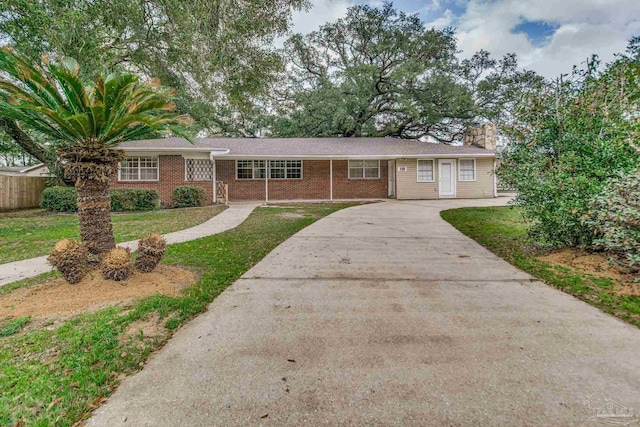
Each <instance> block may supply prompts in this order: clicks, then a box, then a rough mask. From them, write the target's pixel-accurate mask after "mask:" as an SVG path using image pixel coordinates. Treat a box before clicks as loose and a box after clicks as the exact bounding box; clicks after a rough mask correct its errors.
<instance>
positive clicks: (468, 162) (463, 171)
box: [458, 159, 476, 181]
mask: <svg viewBox="0 0 640 427" xmlns="http://www.w3.org/2000/svg"><path fill="white" fill-rule="evenodd" d="M458 168H459V173H458V175H459V176H460V181H475V180H476V159H460V160H458Z"/></svg>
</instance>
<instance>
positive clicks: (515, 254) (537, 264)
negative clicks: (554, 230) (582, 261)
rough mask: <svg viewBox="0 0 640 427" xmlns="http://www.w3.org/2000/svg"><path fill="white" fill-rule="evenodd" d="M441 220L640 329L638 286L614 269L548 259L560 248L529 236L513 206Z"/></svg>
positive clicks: (455, 212) (460, 212) (453, 213)
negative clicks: (629, 289)
mask: <svg viewBox="0 0 640 427" xmlns="http://www.w3.org/2000/svg"><path fill="white" fill-rule="evenodd" d="M442 218H444V219H445V220H446V221H448V222H449V223H451V224H452V225H453V226H454V227H456V228H457V229H458V230H460V231H461V232H462V233H464V234H466V235H467V236H469V237H471V238H472V239H474V240H476V241H477V242H478V243H480V244H482V245H483V246H485V247H487V248H488V249H489V250H491V251H492V252H493V253H495V254H496V255H498V256H500V257H502V258H504V259H505V260H507V261H509V262H510V263H511V264H513V265H515V266H516V267H518V268H520V269H522V270H524V271H526V272H528V273H529V274H531V275H533V276H535V277H537V278H539V279H541V280H543V281H544V282H546V283H548V284H550V285H553V286H555V287H557V288H558V289H561V290H563V291H565V292H567V293H569V294H571V295H574V296H575V297H577V298H580V299H581V300H583V301H586V302H588V303H589V304H592V305H594V306H596V307H598V308H600V309H601V310H603V311H606V312H608V313H611V314H613V315H614V316H617V317H619V318H621V319H623V320H626V321H627V322H629V323H632V324H634V325H636V326H638V327H640V296H638V293H637V286H640V285H633V286H634V287H635V288H636V289H635V290H636V292H634V293H631V294H630V293H629V291H628V283H622V282H623V281H622V280H620V275H618V274H615V273H614V272H613V271H611V272H610V271H608V270H607V269H601V271H598V270H594V269H591V268H590V267H589V266H587V265H585V266H584V268H582V267H581V266H580V265H570V264H566V263H565V264H563V263H562V262H559V263H551V262H548V260H550V259H555V258H554V255H557V254H559V252H557V251H553V252H552V253H550V251H549V250H548V249H546V248H544V247H542V246H540V245H538V244H537V243H536V242H532V241H531V240H530V239H528V238H527V224H526V223H525V222H524V220H523V219H522V216H521V215H520V212H519V211H518V209H517V208H513V207H489V208H462V209H452V210H448V211H444V212H442ZM565 251H573V249H571V248H569V249H565ZM561 252H562V251H560V253H561ZM624 285H627V287H626V288H625V287H624Z"/></svg>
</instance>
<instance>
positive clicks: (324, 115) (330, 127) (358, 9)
mask: <svg viewBox="0 0 640 427" xmlns="http://www.w3.org/2000/svg"><path fill="white" fill-rule="evenodd" d="M284 52H285V55H286V58H287V65H288V70H287V72H288V75H289V78H288V85H287V87H286V90H284V91H281V92H280V93H278V96H279V99H278V100H277V101H276V105H277V107H276V110H277V114H275V115H274V117H275V118H274V120H273V125H272V128H271V131H272V132H273V134H275V135H279V136H347V137H348V136H394V137H399V138H426V137H430V138H433V139H436V140H438V141H441V142H453V141H455V140H456V139H459V138H460V137H461V135H462V132H463V131H464V127H465V126H466V125H467V124H468V123H469V122H471V121H473V120H481V119H494V120H499V119H503V118H504V117H505V114H506V107H507V105H508V103H509V102H510V101H511V100H512V99H514V98H515V97H517V96H519V95H520V91H521V90H523V89H525V88H529V87H531V86H532V85H535V84H539V83H540V82H541V81H542V79H541V78H540V77H539V76H537V75H536V74H535V73H533V72H526V71H519V70H518V68H517V61H516V58H515V56H514V55H507V56H506V57H505V58H504V59H502V60H500V61H496V60H494V59H492V58H491V57H490V56H489V54H488V53H487V52H484V51H482V52H479V53H478V54H476V55H474V56H473V57H472V58H471V59H468V60H464V61H459V60H458V59H457V58H456V53H457V51H456V40H455V34H454V32H453V30H451V29H445V30H437V29H433V28H432V29H429V28H426V27H425V25H424V23H423V22H422V21H421V20H420V18H419V17H418V16H417V15H408V14H405V13H402V12H399V11H398V10H396V9H395V8H394V7H393V6H392V5H391V4H390V3H385V4H384V5H383V6H382V7H381V8H375V7H371V6H354V7H351V8H350V9H349V10H348V12H347V15H346V17H345V18H342V19H338V20H337V21H335V22H331V23H328V24H326V25H324V26H322V27H321V28H320V29H319V30H318V31H314V32H312V33H310V34H308V35H306V36H303V35H300V34H296V35H294V36H292V37H290V38H289V39H288V41H287V43H286V45H285V49H284Z"/></svg>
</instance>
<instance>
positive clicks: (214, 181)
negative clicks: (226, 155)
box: [211, 158, 218, 205]
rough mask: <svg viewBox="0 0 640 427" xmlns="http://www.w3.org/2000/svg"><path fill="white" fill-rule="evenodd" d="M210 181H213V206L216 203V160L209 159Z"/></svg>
mask: <svg viewBox="0 0 640 427" xmlns="http://www.w3.org/2000/svg"><path fill="white" fill-rule="evenodd" d="M211 179H212V180H213V182H212V185H213V204H214V205H215V204H216V203H218V184H217V181H216V159H213V158H212V159H211Z"/></svg>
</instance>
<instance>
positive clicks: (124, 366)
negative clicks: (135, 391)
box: [0, 204, 350, 426]
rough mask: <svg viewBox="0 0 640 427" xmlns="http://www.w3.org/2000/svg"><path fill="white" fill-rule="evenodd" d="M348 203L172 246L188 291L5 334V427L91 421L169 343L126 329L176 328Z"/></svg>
mask: <svg viewBox="0 0 640 427" xmlns="http://www.w3.org/2000/svg"><path fill="white" fill-rule="evenodd" d="M347 206H350V205H337V204H333V205H321V204H318V205H303V206H287V207H286V208H278V207H269V208H259V209H256V210H255V211H254V212H253V213H252V214H251V215H250V216H249V218H248V219H247V220H246V221H245V222H244V223H243V224H242V225H240V226H239V227H237V228H235V229H233V230H230V231H227V232H225V233H222V234H218V235H214V236H210V237H205V238H202V239H198V240H194V241H190V242H185V243H180V244H175V245H171V246H170V247H169V250H168V253H167V256H166V258H165V260H164V261H163V262H164V263H167V264H174V265H182V266H186V267H192V268H196V269H198V271H200V272H201V273H202V276H201V278H200V280H199V281H198V282H197V283H196V284H194V285H193V286H191V287H189V288H187V289H185V290H184V292H183V295H181V296H179V297H168V296H161V295H156V296H151V297H147V298H144V299H141V300H138V301H136V302H135V304H134V305H133V306H132V307H128V309H126V310H125V309H123V308H119V307H112V308H108V309H105V310H102V311H99V312H97V313H94V314H83V315H80V316H78V317H76V318H73V319H71V320H68V321H66V322H65V323H63V324H62V325H61V326H59V327H57V328H55V329H51V328H50V327H49V328H48V327H43V326H38V327H37V326H30V325H27V326H26V328H25V330H24V331H23V332H21V333H17V334H14V335H11V336H9V337H6V338H0V425H16V424H17V425H23V424H21V423H24V425H27V426H51V425H56V426H71V425H73V424H74V423H76V422H78V421H81V420H83V419H85V418H86V417H87V416H88V415H89V413H90V411H91V410H92V409H93V408H95V407H96V406H97V405H99V404H100V402H101V400H102V399H104V398H105V397H106V396H108V395H109V394H110V393H111V392H112V391H113V390H114V389H115V388H116V387H117V385H118V384H119V383H120V381H121V379H122V378H123V377H124V376H125V375H130V374H132V373H134V372H136V371H137V370H139V369H141V366H142V365H143V363H144V361H145V360H146V359H147V357H148V356H149V354H150V353H151V352H152V351H154V350H156V349H157V348H159V347H160V346H161V345H162V344H163V339H159V338H157V337H156V338H147V337H144V336H143V335H142V334H141V333H135V334H133V335H131V336H129V335H127V334H125V330H126V329H127V327H128V326H129V325H131V324H132V323H133V322H135V321H138V320H143V319H147V318H149V317H150V316H152V315H155V316H159V317H160V318H161V319H162V323H163V325H164V327H165V328H166V329H167V330H174V329H176V328H177V327H179V326H180V325H182V324H183V323H184V322H185V321H186V320H188V319H189V318H191V317H193V316H195V315H196V314H198V313H200V312H201V311H203V310H204V309H205V308H206V306H207V304H209V303H210V302H211V301H212V300H213V299H214V298H215V297H216V296H217V295H219V294H220V293H221V292H222V291H223V290H224V289H225V288H226V287H228V286H229V285H231V284H232V283H233V282H234V281H235V280H236V279H238V278H239V277H240V276H241V275H242V274H243V273H244V272H245V271H247V270H248V269H249V268H251V267H252V266H253V265H255V264H256V263H257V262H258V261H260V260H261V259H262V258H263V257H264V256H265V255H267V254H268V253H269V252H270V251H271V250H272V249H274V248H275V247H276V246H277V245H278V244H280V243H281V242H283V241H284V240H286V239H287V238H288V237H289V236H291V235H292V234H294V233H296V232H297V231H299V230H301V229H303V228H304V227H306V226H308V225H310V224H311V223H313V222H314V221H316V220H317V219H319V218H321V217H323V216H325V215H328V214H330V213H332V212H335V211H337V210H339V209H342V208H344V207H347ZM282 212H293V213H296V214H299V215H290V216H282V215H280V213H282ZM48 277H50V275H49V276H48ZM41 280H43V279H41ZM36 282H37V281H36ZM36 282H34V281H32V282H30V285H33V284H34V283H36ZM16 286H20V285H16ZM14 322H15V321H14ZM20 322H24V320H22V321H20ZM0 327H1V328H7V327H8V325H4V326H0ZM22 327H24V325H22V326H20V328H22ZM2 330H4V329H2ZM16 332H17V331H16Z"/></svg>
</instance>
